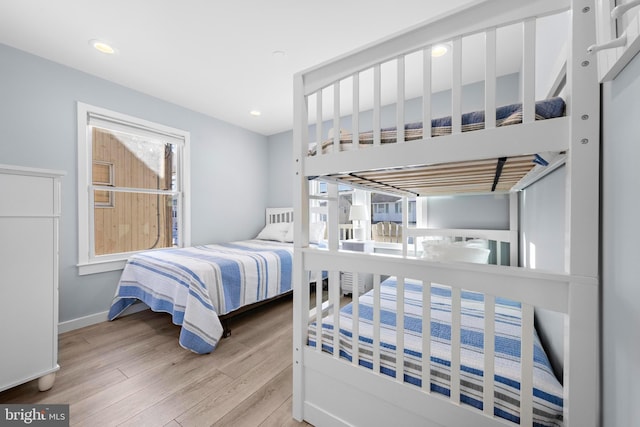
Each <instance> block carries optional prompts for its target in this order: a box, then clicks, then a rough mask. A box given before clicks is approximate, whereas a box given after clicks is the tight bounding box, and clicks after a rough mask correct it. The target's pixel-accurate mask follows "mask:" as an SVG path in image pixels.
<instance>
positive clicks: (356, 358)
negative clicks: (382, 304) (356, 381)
mask: <svg viewBox="0 0 640 427" xmlns="http://www.w3.org/2000/svg"><path fill="white" fill-rule="evenodd" d="M359 288H360V273H358V272H354V273H353V283H352V284H351V296H352V302H353V305H352V307H353V317H352V319H353V325H352V326H351V330H352V335H351V338H352V339H351V347H352V351H351V354H352V355H353V356H352V358H351V364H353V365H355V366H358V365H359V364H360V344H359V337H360V304H358V298H359V297H360V289H359Z"/></svg>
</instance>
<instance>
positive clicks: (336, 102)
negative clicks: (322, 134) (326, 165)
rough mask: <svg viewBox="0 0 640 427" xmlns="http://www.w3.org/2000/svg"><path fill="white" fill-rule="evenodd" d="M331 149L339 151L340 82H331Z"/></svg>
mask: <svg viewBox="0 0 640 427" xmlns="http://www.w3.org/2000/svg"><path fill="white" fill-rule="evenodd" d="M333 149H334V151H336V152H338V151H340V82H336V83H334V84H333Z"/></svg>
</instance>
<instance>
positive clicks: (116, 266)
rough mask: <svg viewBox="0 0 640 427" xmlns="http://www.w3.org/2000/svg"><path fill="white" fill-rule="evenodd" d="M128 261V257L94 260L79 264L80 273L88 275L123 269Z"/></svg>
mask: <svg viewBox="0 0 640 427" xmlns="http://www.w3.org/2000/svg"><path fill="white" fill-rule="evenodd" d="M126 263H127V260H126V259H117V260H109V261H94V262H91V263H85V264H78V274H79V275H80V276H86V275H89V274H97V273H106V272H108V271H116V270H122V269H123V268H124V265H125V264H126Z"/></svg>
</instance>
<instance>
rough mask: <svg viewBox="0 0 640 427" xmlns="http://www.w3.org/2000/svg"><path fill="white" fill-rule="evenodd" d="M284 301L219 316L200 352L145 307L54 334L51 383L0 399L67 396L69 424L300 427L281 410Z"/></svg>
mask: <svg viewBox="0 0 640 427" xmlns="http://www.w3.org/2000/svg"><path fill="white" fill-rule="evenodd" d="M291 322H292V300H291V298H290V297H289V298H285V299H282V300H279V301H274V302H272V303H270V304H267V305H265V306H262V307H259V308H256V309H254V310H251V311H249V312H247V313H243V314H241V315H239V316H238V317H236V318H234V319H231V320H230V321H229V326H230V327H231V331H232V335H231V337H229V338H226V339H223V340H222V341H221V342H220V343H219V344H218V347H217V349H216V350H215V351H214V352H213V353H211V354H208V355H196V354H193V353H191V352H190V351H188V350H185V349H183V348H182V347H180V346H179V345H178V336H179V333H180V329H179V327H178V326H175V325H173V324H172V323H171V318H170V316H169V315H168V314H165V313H154V312H152V311H150V310H146V311H142V312H139V313H135V314H132V315H129V316H125V317H123V318H120V319H117V320H115V321H113V322H104V323H100V324H97V325H92V326H89V327H86V328H82V329H78V330H75V331H71V332H67V333H65V334H61V335H60V339H59V355H58V363H59V364H60V371H59V372H58V375H57V378H56V382H55V385H54V386H53V388H52V389H51V390H49V391H46V392H39V391H38V388H37V381H32V382H30V383H27V384H23V385H21V386H18V387H15V388H12V389H10V390H6V391H4V392H2V393H0V403H51V404H53V403H68V404H69V405H70V407H69V409H70V424H71V425H72V426H91V427H95V426H116V425H117V426H136V427H138V426H173V427H177V426H234V427H235V426H247V427H253V426H263V427H267V426H308V425H309V424H307V423H304V422H303V423H299V422H297V421H295V420H293V419H292V418H291V390H292V347H291V345H292V325H291Z"/></svg>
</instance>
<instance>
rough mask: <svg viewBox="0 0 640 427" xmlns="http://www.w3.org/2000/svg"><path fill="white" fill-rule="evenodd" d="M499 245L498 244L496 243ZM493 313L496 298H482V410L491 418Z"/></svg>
mask: <svg viewBox="0 0 640 427" xmlns="http://www.w3.org/2000/svg"><path fill="white" fill-rule="evenodd" d="M497 244H498V245H500V242H497ZM495 312H496V298H495V297H494V296H493V295H485V296H484V375H483V379H484V383H483V385H482V387H483V389H482V394H483V400H482V404H483V410H484V413H485V415H487V416H489V417H493V404H494V388H495V382H494V368H495V366H494V357H495V341H496V336H495V329H496V324H495Z"/></svg>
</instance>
